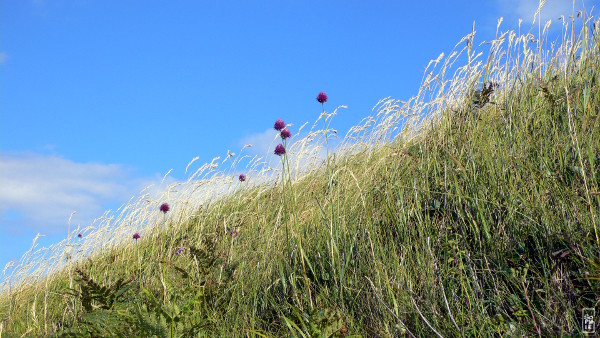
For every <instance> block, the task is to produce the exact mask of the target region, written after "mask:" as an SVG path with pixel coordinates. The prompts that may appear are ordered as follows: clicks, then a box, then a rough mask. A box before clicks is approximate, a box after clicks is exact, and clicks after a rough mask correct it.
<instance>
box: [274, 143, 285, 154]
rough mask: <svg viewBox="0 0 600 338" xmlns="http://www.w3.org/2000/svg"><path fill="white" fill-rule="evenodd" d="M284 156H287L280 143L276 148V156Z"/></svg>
mask: <svg viewBox="0 0 600 338" xmlns="http://www.w3.org/2000/svg"><path fill="white" fill-rule="evenodd" d="M283 154H285V148H284V147H283V144H281V143H279V144H278V145H277V147H275V155H278V156H281V155H283Z"/></svg>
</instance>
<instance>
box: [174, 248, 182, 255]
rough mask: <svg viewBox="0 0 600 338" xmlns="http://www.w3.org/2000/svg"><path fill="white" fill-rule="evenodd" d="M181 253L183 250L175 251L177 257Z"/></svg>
mask: <svg viewBox="0 0 600 338" xmlns="http://www.w3.org/2000/svg"><path fill="white" fill-rule="evenodd" d="M182 252H183V248H179V249H178V250H177V251H175V254H176V255H179V254H181V253H182Z"/></svg>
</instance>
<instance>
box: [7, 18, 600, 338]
mask: <svg viewBox="0 0 600 338" xmlns="http://www.w3.org/2000/svg"><path fill="white" fill-rule="evenodd" d="M573 20H574V21H571V22H564V24H565V28H564V31H565V32H569V31H570V26H569V25H573V24H575V22H576V21H575V20H579V21H577V22H580V23H581V21H583V20H587V21H585V22H584V25H583V29H582V30H581V31H580V32H579V33H577V34H575V35H564V36H563V38H562V40H560V41H557V43H556V44H555V45H553V47H552V50H551V51H550V52H547V53H546V52H543V49H542V48H541V46H544V45H545V41H543V40H542V39H539V41H535V42H534V40H536V38H534V37H533V36H531V35H518V34H516V33H515V32H513V31H507V32H500V33H499V34H498V36H497V37H496V38H495V39H494V40H492V41H489V43H488V44H481V45H480V46H488V47H489V51H488V52H487V59H486V60H482V59H481V57H482V55H483V54H479V52H478V50H477V47H476V45H475V43H474V34H470V35H468V36H466V37H465V38H464V39H463V40H462V41H461V42H460V43H459V44H457V47H456V48H457V49H456V51H455V52H452V53H451V54H450V55H449V56H448V57H446V58H444V56H443V55H440V57H439V58H438V59H437V60H433V61H432V62H431V63H430V64H429V67H428V70H427V71H426V73H425V76H424V80H423V83H422V85H421V88H420V90H419V92H418V93H417V95H416V96H414V97H412V98H411V99H409V100H408V101H399V100H393V99H389V98H388V99H384V100H382V101H381V102H379V103H378V104H377V105H376V107H375V109H374V110H375V111H376V113H375V115H374V116H369V117H367V118H365V120H363V123H362V124H361V125H359V126H356V127H354V128H352V129H351V130H350V132H349V133H348V134H347V135H346V136H345V137H344V138H343V140H342V143H341V146H340V147H339V148H338V149H336V151H335V152H334V153H335V155H331V156H329V155H327V157H326V158H325V159H323V157H322V156H321V155H320V154H322V148H323V146H325V147H326V153H327V154H329V151H330V149H329V141H328V138H327V135H328V131H329V132H330V131H331V130H330V129H329V128H330V126H331V123H334V120H331V118H333V117H334V116H335V114H336V113H337V110H334V111H333V112H331V113H327V112H326V111H325V110H324V108H325V107H324V106H323V112H322V114H321V115H320V116H319V117H318V119H317V121H316V122H315V123H314V124H313V125H312V127H311V129H310V130H309V131H308V132H306V131H304V134H302V130H303V127H304V126H306V124H305V125H303V126H302V127H301V128H298V130H297V132H296V130H294V135H293V137H292V138H291V139H289V140H290V141H289V142H288V140H287V139H285V140H283V141H282V146H284V144H285V147H284V148H285V154H283V153H282V154H281V155H284V156H283V157H282V159H281V163H282V165H281V167H271V166H270V164H269V163H270V162H268V161H269V159H267V158H257V157H255V158H249V157H246V155H244V152H243V151H242V152H241V153H240V154H239V155H238V156H237V157H236V156H235V155H232V156H229V155H228V156H227V158H226V159H224V160H221V159H215V160H214V161H213V162H212V163H208V164H206V165H203V166H201V167H200V168H199V169H197V170H196V171H195V172H194V173H191V174H190V175H189V177H188V179H187V180H186V181H183V182H175V183H173V184H171V185H167V186H166V188H165V189H164V192H163V193H161V194H158V195H153V194H150V193H148V194H145V193H143V194H141V195H140V196H139V197H138V198H137V199H132V201H131V202H130V203H128V204H126V205H125V206H123V207H122V208H121V209H120V210H117V211H116V212H111V213H107V214H105V215H104V216H103V217H101V218H100V219H99V220H98V221H96V222H95V223H94V224H93V225H92V226H91V227H89V228H86V229H74V230H73V231H72V233H71V235H70V238H69V240H66V241H65V242H63V243H60V244H58V245H56V246H54V247H51V248H49V249H36V248H34V249H32V251H31V252H29V253H28V254H27V255H26V256H24V257H23V259H22V261H21V262H20V263H19V265H18V266H16V267H15V268H13V269H7V270H6V272H5V277H4V278H5V279H4V280H6V283H5V284H4V285H3V288H2V294H1V297H0V316H1V317H0V318H1V320H2V322H1V325H2V328H1V329H0V332H2V334H4V335H7V336H20V335H21V334H25V333H26V334H27V335H33V336H35V335H52V334H56V335H60V334H64V335H66V334H67V333H71V334H80V335H83V334H87V335H88V336H89V335H106V336H114V335H116V334H117V333H120V334H123V335H124V336H150V335H152V334H155V335H158V336H257V337H264V336H269V337H270V336H290V335H291V336H298V337H309V336H312V337H336V336H337V337H340V336H352V335H362V336H364V337H377V336H383V337H385V336H401V335H406V336H410V337H413V336H416V337H422V336H426V337H430V336H436V335H442V336H494V335H498V336H503V335H506V336H522V335H527V336H561V335H581V334H582V331H581V330H582V328H581V319H582V318H581V314H582V312H581V311H582V308H593V307H595V305H596V303H597V298H598V297H597V295H598V292H599V291H600V284H599V280H600V250H599V245H600V240H599V239H598V236H597V226H596V225H597V224H598V221H599V219H598V212H599V211H600V208H599V207H600V204H599V193H598V186H599V185H600V127H599V126H600V70H599V69H600V68H599V63H600V61H599V59H600V56H599V54H600V43H599V42H600V36H599V32H598V29H595V30H592V29H591V27H592V26H593V25H595V26H596V27H597V26H598V20H597V19H595V18H594V19H590V18H587V17H585V16H581V18H574V19H573ZM546 29H547V27H545V29H544V30H543V31H542V36H546ZM460 62H465V65H464V66H457V64H458V63H460ZM447 73H451V75H450V76H449V75H448V74H447ZM310 99H311V100H314V99H313V98H310ZM317 108H318V106H317ZM318 114H319V111H318V109H316V110H315V117H317V116H318ZM320 118H323V119H324V122H325V124H324V125H325V128H326V129H325V130H319V129H318V127H317V126H318V125H320V121H319V119H320ZM292 140H293V142H291V141H292ZM273 149H275V147H273ZM244 161H245V162H247V163H248V165H247V166H246V167H245V168H244V170H243V171H244V180H242V179H241V175H240V176H238V174H237V173H238V172H239V170H240V168H238V166H240V165H242V163H245V162H244ZM192 162H193V161H192ZM191 165H192V163H190V165H188V168H186V172H187V171H188V169H189V168H190V167H191ZM163 203H168V208H165V207H162V208H161V205H164V204H163ZM161 209H162V210H161ZM166 209H168V210H166ZM164 210H166V211H164ZM161 211H162V212H161ZM333 225H335V229H334V228H333ZM136 232H139V234H140V238H139V239H137V240H133V239H132V235H133V234H134V233H136ZM79 233H82V235H83V236H82V238H81V239H76V238H75V237H78V234H79ZM182 248H183V250H181V249H182ZM76 269H77V270H76ZM103 286H104V287H105V288H104V289H102V287H103ZM94 295H95V296H94ZM94 297H95V298H94Z"/></svg>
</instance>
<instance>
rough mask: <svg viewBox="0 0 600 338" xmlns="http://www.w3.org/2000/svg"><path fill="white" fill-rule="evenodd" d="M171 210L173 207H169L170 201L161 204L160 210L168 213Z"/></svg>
mask: <svg viewBox="0 0 600 338" xmlns="http://www.w3.org/2000/svg"><path fill="white" fill-rule="evenodd" d="M169 210H171V208H170V207H169V203H163V204H161V205H160V211H162V212H163V213H165V214H166V213H167V212H168V211H169Z"/></svg>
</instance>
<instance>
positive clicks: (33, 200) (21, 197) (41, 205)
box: [0, 153, 149, 234]
mask: <svg viewBox="0 0 600 338" xmlns="http://www.w3.org/2000/svg"><path fill="white" fill-rule="evenodd" d="M133 174H134V172H133V170H132V169H131V168H128V167H126V166H123V165H119V164H102V163H76V162H73V161H71V160H68V159H64V158H61V157H58V156H47V155H39V154H12V153H9V154H0V182H2V183H1V184H2V188H1V189H0V214H1V219H0V223H1V224H2V228H3V229H4V230H6V231H11V230H12V231H15V230H16V229H17V228H18V227H22V226H26V227H33V228H35V229H36V230H37V231H40V232H43V233H47V234H53V233H56V232H59V231H60V232H62V231H64V230H66V226H67V222H68V219H69V216H70V215H71V213H72V212H73V211H76V212H77V213H76V214H75V215H74V216H73V219H72V222H71V224H72V225H75V224H79V223H81V225H82V226H84V225H87V224H85V223H88V222H91V221H92V220H93V219H94V218H96V217H98V216H100V215H101V214H102V212H103V211H104V210H105V209H106V208H107V206H110V207H115V206H119V205H120V204H121V203H123V202H125V201H127V200H128V199H129V198H130V197H131V196H133V195H135V194H137V193H138V192H139V191H140V189H142V188H143V186H144V183H147V182H148V181H149V180H148V179H142V178H136V177H134V175H133Z"/></svg>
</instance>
